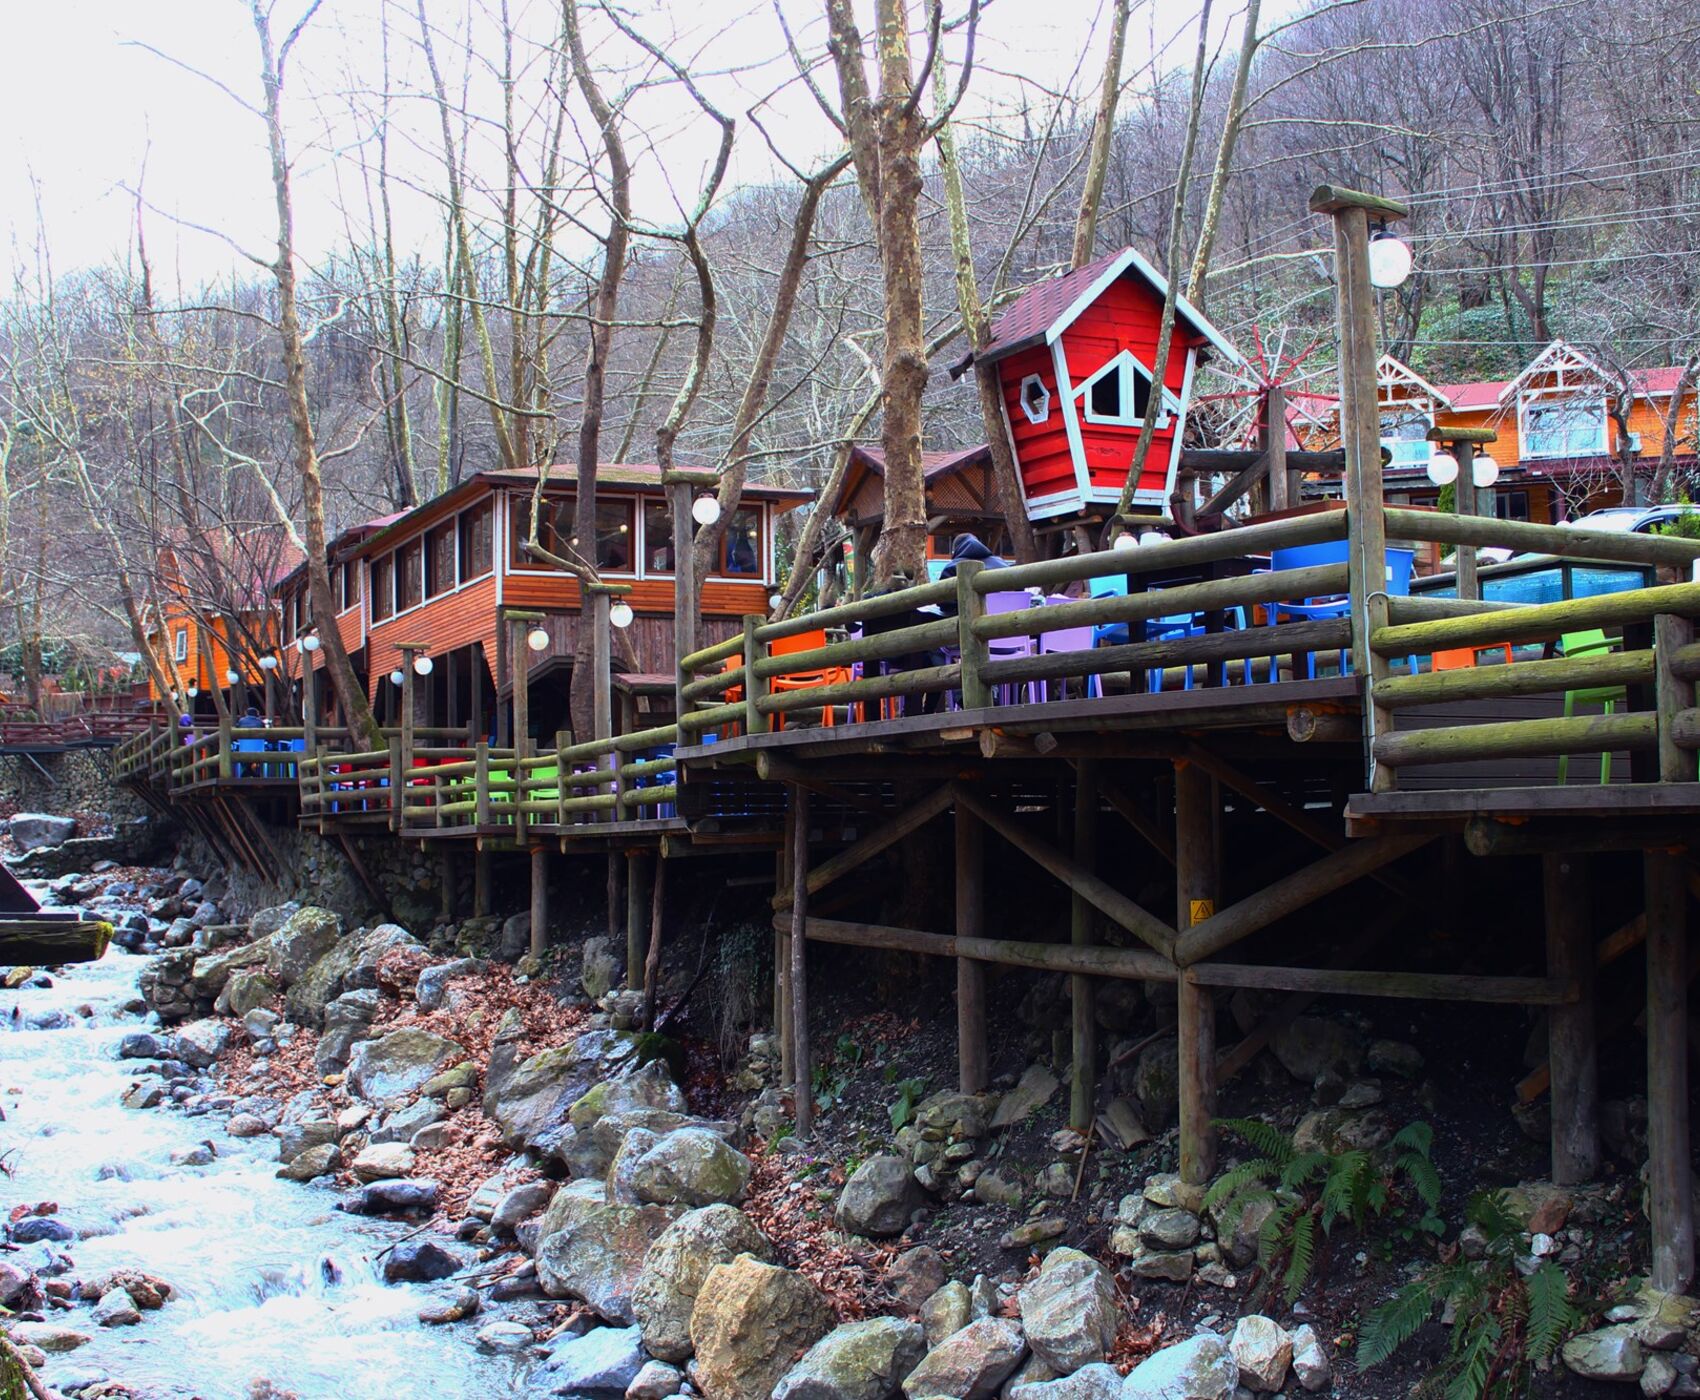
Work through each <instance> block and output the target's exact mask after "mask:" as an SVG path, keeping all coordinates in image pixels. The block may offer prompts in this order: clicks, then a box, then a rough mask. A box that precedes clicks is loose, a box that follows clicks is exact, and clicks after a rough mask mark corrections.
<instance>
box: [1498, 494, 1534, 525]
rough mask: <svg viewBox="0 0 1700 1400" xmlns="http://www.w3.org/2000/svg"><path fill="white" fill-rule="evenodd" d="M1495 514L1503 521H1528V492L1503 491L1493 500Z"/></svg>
mask: <svg viewBox="0 0 1700 1400" xmlns="http://www.w3.org/2000/svg"><path fill="white" fill-rule="evenodd" d="M1493 513H1494V514H1495V515H1496V516H1497V517H1498V518H1499V519H1501V520H1527V519H1528V518H1529V493H1528V492H1527V491H1501V492H1499V493H1498V494H1497V495H1495V496H1494V498H1493Z"/></svg>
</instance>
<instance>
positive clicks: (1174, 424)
mask: <svg viewBox="0 0 1700 1400" xmlns="http://www.w3.org/2000/svg"><path fill="white" fill-rule="evenodd" d="M1166 291H1167V283H1166V282H1165V281H1164V280H1163V278H1162V277H1161V276H1160V275H1159V274H1158V272H1157V270H1156V269H1155V268H1153V267H1152V266H1151V264H1150V263H1148V262H1146V260H1145V259H1144V258H1142V257H1141V256H1140V255H1139V254H1138V253H1137V252H1135V251H1134V250H1133V249H1132V248H1123V249H1122V250H1121V251H1120V252H1116V253H1106V254H1105V255H1104V256H1103V257H1101V258H1098V259H1096V260H1094V261H1093V262H1090V263H1088V264H1086V266H1084V267H1081V268H1077V269H1075V270H1074V271H1073V272H1069V273H1067V274H1065V275H1064V276H1062V277H1058V278H1054V279H1053V280H1051V281H1049V282H1041V283H1039V284H1038V285H1037V286H1034V287H1030V288H1028V289H1027V291H1025V292H1023V293H1022V294H1021V296H1020V297H1018V298H1017V299H1016V300H1015V302H1014V303H1013V304H1012V305H1011V306H1010V307H1009V309H1008V310H1007V311H1005V312H1004V313H1003V314H1002V315H1001V316H999V317H998V318H997V320H996V321H995V322H994V323H993V325H992V340H991V344H989V345H987V346H986V347H985V348H984V349H983V350H977V351H975V352H974V354H973V355H971V356H970V357H969V358H968V359H965V360H963V361H962V362H961V363H960V364H958V365H957V366H955V368H954V370H953V373H955V374H961V373H962V371H963V370H965V369H966V368H967V367H968V366H969V365H970V364H973V365H974V366H975V368H976V370H977V371H978V372H979V373H980V374H986V375H995V376H996V377H997V384H998V387H999V389H1000V390H1001V392H1002V398H1003V409H1004V423H1005V425H1006V426H1007V428H1008V430H1009V438H1010V445H1011V449H1012V451H1013V452H1014V455H1015V461H1016V465H1017V467H1018V468H1019V474H1020V482H1021V493H1022V499H1023V502H1024V504H1025V506H1026V509H1027V515H1028V518H1029V519H1032V520H1045V519H1054V518H1056V517H1058V516H1064V515H1072V514H1098V515H1101V514H1103V513H1104V509H1105V508H1106V507H1109V508H1113V507H1114V506H1115V504H1116V502H1117V501H1118V500H1119V499H1120V497H1121V491H1122V487H1123V485H1124V484H1125V483H1126V481H1127V473H1128V468H1129V467H1130V466H1131V465H1132V462H1133V449H1134V443H1135V442H1136V441H1137V440H1138V437H1139V429H1140V424H1141V423H1143V422H1144V419H1145V411H1146V406H1147V404H1148V403H1149V401H1150V394H1151V366H1152V365H1153V364H1154V363H1155V362H1156V356H1157V333H1158V330H1159V329H1160V327H1161V323H1162V312H1163V297H1164V295H1165V293H1166ZM1212 348H1214V349H1215V350H1217V351H1220V352H1221V354H1222V355H1223V356H1225V357H1226V358H1227V359H1229V360H1238V359H1239V356H1238V354H1237V353H1236V352H1235V350H1234V348H1233V346H1231V345H1230V344H1229V343H1228V342H1227V340H1226V339H1225V338H1224V337H1223V336H1222V334H1221V332H1219V331H1218V330H1217V329H1216V328H1215V327H1214V326H1212V325H1211V324H1210V322H1209V321H1207V320H1205V318H1204V317H1203V315H1202V314H1201V313H1200V312H1199V311H1198V310H1196V309H1195V308H1194V307H1193V306H1191V305H1190V304H1189V303H1188V302H1187V300H1186V298H1184V297H1182V298H1180V299H1179V300H1178V301H1177V303H1176V312H1175V326H1174V329H1173V331H1172V332H1171V339H1170V350H1169V362H1168V367H1167V370H1166V372H1165V373H1164V376H1163V400H1162V410H1161V411H1162V416H1161V417H1160V418H1159V419H1158V421H1157V426H1156V432H1155V435H1154V437H1153V438H1152V442H1151V450H1150V453H1149V455H1148V456H1147V458H1146V464H1145V469H1144V471H1143V472H1142V473H1141V474H1140V480H1139V484H1138V486H1137V488H1136V489H1135V492H1134V497H1133V500H1134V504H1135V505H1136V506H1143V507H1145V508H1147V509H1150V508H1161V507H1163V506H1164V505H1165V504H1166V503H1167V501H1168V499H1169V494H1170V492H1171V491H1172V490H1173V489H1174V483H1175V470H1176V468H1177V467H1178V466H1179V464H1180V454H1181V438H1182V436H1183V434H1184V432H1185V428H1186V414H1187V407H1188V404H1189V402H1190V400H1191V395H1192V381H1193V374H1194V371H1195V370H1196V369H1197V367H1198V366H1199V365H1200V364H1201V363H1203V361H1204V359H1205V357H1206V355H1207V354H1208V352H1209V351H1210V350H1211V349H1212Z"/></svg>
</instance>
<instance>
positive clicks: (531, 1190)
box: [490, 1181, 555, 1234]
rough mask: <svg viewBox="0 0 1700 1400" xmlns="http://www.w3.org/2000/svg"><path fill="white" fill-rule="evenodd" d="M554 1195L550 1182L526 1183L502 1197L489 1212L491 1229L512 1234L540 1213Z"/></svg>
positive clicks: (553, 1185) (553, 1188)
mask: <svg viewBox="0 0 1700 1400" xmlns="http://www.w3.org/2000/svg"><path fill="white" fill-rule="evenodd" d="M554 1195H555V1183H554V1182H552V1181H528V1182H526V1183H525V1184H524V1185H523V1186H516V1187H514V1188H513V1190H511V1191H509V1192H508V1193H507V1194H506V1195H505V1196H503V1197H502V1199H501V1200H500V1202H498V1203H497V1205H496V1208H495V1210H493V1211H491V1212H490V1226H491V1228H492V1229H495V1230H500V1231H505V1232H507V1233H509V1234H512V1233H513V1231H514V1230H515V1229H516V1228H518V1227H519V1226H520V1225H521V1224H523V1223H524V1222H525V1221H527V1220H529V1219H531V1217H532V1216H534V1215H537V1214H539V1213H541V1212H542V1211H543V1210H544V1208H545V1207H547V1206H548V1204H549V1202H550V1201H551V1200H552V1199H553V1198H554Z"/></svg>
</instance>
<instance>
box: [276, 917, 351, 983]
mask: <svg viewBox="0 0 1700 1400" xmlns="http://www.w3.org/2000/svg"><path fill="white" fill-rule="evenodd" d="M341 936H342V916H341V915H340V914H336V913H334V912H332V911H331V910H329V909H320V908H319V907H317V906H316V905H311V904H310V905H308V906H307V907H306V908H305V909H297V910H296V911H295V912H294V913H293V914H291V915H289V917H288V918H286V919H285V920H284V921H283V923H282V924H281V925H279V926H278V929H277V931H276V932H275V933H273V934H271V935H270V936H269V937H268V938H267V940H266V942H267V949H266V971H267V972H269V973H270V974H271V975H272V976H273V977H275V978H276V979H277V980H278V981H279V982H281V983H283V985H284V986H285V987H290V986H293V985H294V984H295V983H297V982H299V981H300V980H301V979H302V978H303V977H304V976H306V975H307V969H308V968H310V967H311V966H312V965H313V964H314V963H316V962H317V961H318V960H319V959H320V958H322V957H324V955H325V954H326V953H328V952H330V950H331V949H332V948H333V947H335V946H336V941H337V939H339V938H340V937H341Z"/></svg>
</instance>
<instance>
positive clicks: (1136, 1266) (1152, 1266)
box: [1127, 1249, 1194, 1283]
mask: <svg viewBox="0 0 1700 1400" xmlns="http://www.w3.org/2000/svg"><path fill="white" fill-rule="evenodd" d="M1193 1262H1194V1261H1193V1257H1192V1251H1191V1250H1190V1249H1178V1250H1153V1251H1152V1252H1151V1253H1149V1254H1141V1255H1138V1256H1136V1257H1135V1258H1134V1259H1132V1260H1131V1261H1130V1262H1129V1264H1128V1266H1127V1271H1128V1273H1130V1274H1132V1275H1133V1276H1134V1277H1135V1278H1152V1279H1162V1280H1164V1281H1165V1282H1167V1283H1185V1282H1186V1281H1187V1280H1188V1279H1189V1278H1191V1277H1192V1266H1193Z"/></svg>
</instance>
